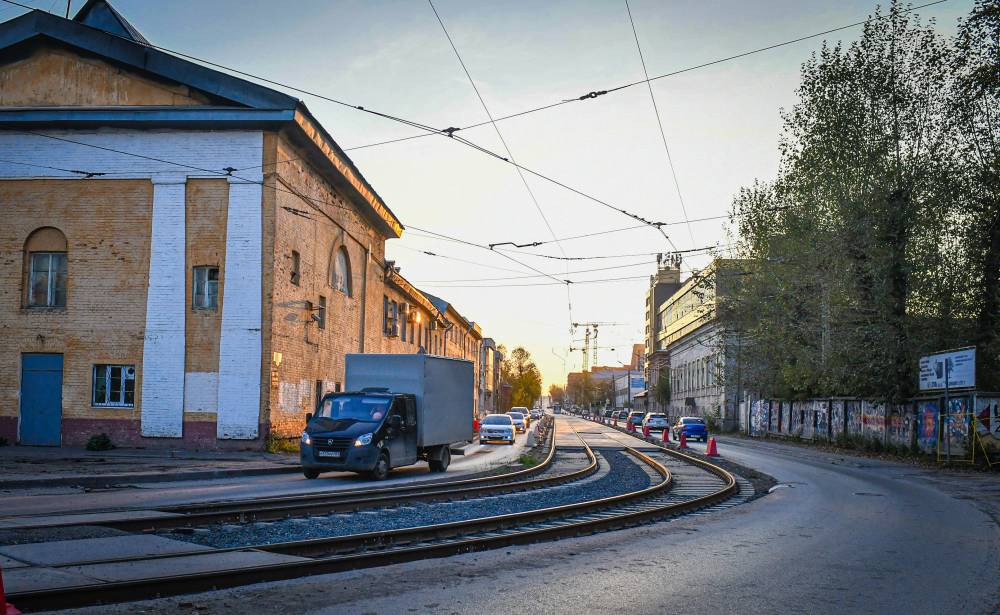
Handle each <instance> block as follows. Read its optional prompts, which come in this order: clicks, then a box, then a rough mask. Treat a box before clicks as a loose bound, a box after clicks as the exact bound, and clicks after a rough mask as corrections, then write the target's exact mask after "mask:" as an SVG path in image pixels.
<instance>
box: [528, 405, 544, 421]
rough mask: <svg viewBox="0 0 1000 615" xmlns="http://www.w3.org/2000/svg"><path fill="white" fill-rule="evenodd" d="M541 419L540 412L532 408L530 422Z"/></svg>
mask: <svg viewBox="0 0 1000 615" xmlns="http://www.w3.org/2000/svg"><path fill="white" fill-rule="evenodd" d="M541 418H542V411H541V410H539V409H538V408H532V410H531V420H532V421H538V420H540V419H541Z"/></svg>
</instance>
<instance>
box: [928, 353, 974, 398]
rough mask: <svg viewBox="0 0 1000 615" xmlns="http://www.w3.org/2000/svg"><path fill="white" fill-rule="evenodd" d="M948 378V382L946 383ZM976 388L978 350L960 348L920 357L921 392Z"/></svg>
mask: <svg viewBox="0 0 1000 615" xmlns="http://www.w3.org/2000/svg"><path fill="white" fill-rule="evenodd" d="M946 378H947V381H946ZM974 386H976V349H975V348H960V349H959V350H951V351H948V352H940V353H938V354H932V355H929V356H926V357H920V390H921V391H930V390H933V389H944V388H946V387H947V388H949V389H965V388H972V387H974Z"/></svg>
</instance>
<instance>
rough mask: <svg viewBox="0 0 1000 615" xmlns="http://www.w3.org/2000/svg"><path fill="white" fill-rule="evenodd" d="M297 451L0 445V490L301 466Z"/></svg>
mask: <svg viewBox="0 0 1000 615" xmlns="http://www.w3.org/2000/svg"><path fill="white" fill-rule="evenodd" d="M300 469H301V468H300V466H299V457H298V455H291V454H274V453H264V452H257V451H253V452H245V451H225V452H214V451H207V452H206V451H181V450H151V449H114V450H110V451H99V452H96V451H88V450H84V449H78V448H43V447H37V448H36V447H28V446H4V447H0V490H6V489H28V488H37V487H55V486H73V487H85V488H103V487H111V486H114V485H120V484H123V483H155V482H166V481H177V480H209V479H214V478H229V477H234V476H254V475H266V474H283V473H292V472H298V471H300Z"/></svg>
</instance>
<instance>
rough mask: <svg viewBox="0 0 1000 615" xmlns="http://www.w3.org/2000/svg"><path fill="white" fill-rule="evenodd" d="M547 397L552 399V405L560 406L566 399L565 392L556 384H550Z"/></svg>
mask: <svg viewBox="0 0 1000 615" xmlns="http://www.w3.org/2000/svg"><path fill="white" fill-rule="evenodd" d="M549 397H550V398H551V399H552V403H553V404H560V405H561V404H562V403H563V400H564V399H565V398H566V390H565V389H564V388H562V387H561V386H559V385H558V384H550V385H549Z"/></svg>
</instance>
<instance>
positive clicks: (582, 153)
mask: <svg viewBox="0 0 1000 615" xmlns="http://www.w3.org/2000/svg"><path fill="white" fill-rule="evenodd" d="M22 1H25V2H26V3H27V4H31V5H34V6H37V7H39V8H42V9H50V8H51V9H52V10H55V11H56V12H61V11H64V10H65V5H66V4H65V2H64V0H22ZM112 3H113V4H114V5H115V6H116V8H118V9H119V11H121V12H122V13H123V14H124V15H125V16H126V17H127V18H128V19H129V20H130V21H132V23H133V24H134V25H135V26H136V27H137V28H138V29H139V30H140V31H141V32H142V33H143V34H144V35H145V36H146V37H147V38H148V39H149V40H150V41H152V42H153V43H154V44H157V45H161V46H164V47H167V48H170V49H175V50H178V51H183V52H185V53H189V54H192V55H195V56H198V57H202V58H205V59H209V60H212V61H215V62H219V63H221V64H225V65H227V66H232V67H234V68H238V69H241V70H245V71H248V72H251V73H254V74H259V75H263V76H266V77H268V78H272V79H275V80H277V81H282V82H285V83H289V84H292V85H294V86H296V87H300V88H303V89H307V90H312V91H315V92H319V93H322V94H325V95H327V96H331V97H334V98H338V99H341V100H345V101H348V102H351V103H353V104H359V105H363V106H365V107H369V108H372V109H378V110H381V111H384V112H387V113H391V114H394V115H397V116H402V117H406V118H409V119H413V120H416V121H419V122H421V123H424V124H428V125H432V126H436V127H440V128H445V127H449V126H465V125H468V124H473V123H477V122H480V121H483V120H485V119H486V116H485V113H484V111H483V110H482V107H481V106H480V104H479V101H478V100H477V99H476V96H475V93H474V91H473V89H472V87H471V86H470V85H469V82H468V80H467V78H466V76H465V74H464V73H463V72H462V68H461V66H460V65H459V63H458V61H457V60H456V59H455V56H454V53H453V52H452V50H451V48H450V47H449V45H448V41H447V39H446V38H445V36H444V34H443V32H442V30H441V27H440V25H439V24H438V23H437V20H436V19H435V17H434V14H433V12H432V11H431V8H430V6H429V5H428V4H427V3H426V2H423V1H420V0H399V1H392V0H387V1H378V2H375V1H361V0H358V1H339V2H332V1H327V2H323V1H320V0H296V1H287V2H281V3H278V2H274V1H273V0H239V1H237V0H170V1H169V2H160V1H153V0H113V2H112ZM923 3H924V2H918V3H916V4H923ZM82 4H83V0H74V2H73V10H74V11H75V10H76V9H78V8H79V7H80V6H82ZM875 4H876V3H875V2H873V1H864V0H836V1H833V0H766V1H765V0H756V1H755V0H741V1H708V0H672V1H653V0H631V8H632V14H633V17H634V18H635V20H636V28H637V30H638V35H639V38H640V42H641V43H642V46H643V52H644V54H645V57H646V64H647V67H648V69H649V72H650V74H651V75H655V74H662V73H665V72H670V71H673V70H677V69H681V68H685V67H688V66H692V65H696V64H700V63H703V62H707V61H711V60H715V59H718V58H722V57H725V56H729V55H733V54H737V53H740V52H743V51H747V50H751V49H754V48H758V47H763V46H766V45H770V44H773V43H778V42H782V41H785V40H789V39H794V38H798V37H800V36H804V35H807V34H813V33H816V32H820V31H823V30H828V29H830V28H834V27H837V26H840V25H845V24H848V23H852V22H855V21H859V20H861V19H864V18H865V17H866V16H868V15H869V14H870V13H871V12H872V10H873V9H874V7H875ZM435 6H436V7H437V9H438V11H439V13H440V14H441V17H442V19H443V20H444V22H445V25H446V26H447V27H448V29H449V32H450V33H451V35H452V38H453V39H454V41H455V44H456V46H457V47H458V50H459V52H460V53H461V54H462V57H463V59H464V60H465V63H466V65H467V67H468V69H469V71H470V73H471V74H472V76H473V78H474V79H475V81H476V84H477V86H478V87H479V90H480V92H481V93H482V95H483V97H484V99H485V100H486V103H487V105H489V107H490V110H491V112H492V113H493V115H494V116H502V115H506V114H509V113H514V112H517V111H521V110H523V109H527V108H532V107H536V106H540V105H543V104H548V103H553V102H557V101H560V100H564V99H570V98H575V97H577V96H580V95H582V94H586V93H587V92H590V91H593V90H602V89H609V88H611V87H614V86H617V85H621V84H624V83H628V82H631V81H635V80H637V79H641V78H642V67H641V65H640V63H639V57H638V55H637V52H636V48H635V41H634V39H633V34H632V30H631V27H630V25H629V22H628V17H627V14H626V11H625V3H624V0H600V1H588V2H584V1H569V0H553V1H545V0H542V1H539V0H533V1H506V0H491V1H486V0H483V1H472V0H435ZM971 7H972V1H971V0H950V1H949V2H946V3H944V4H940V5H936V6H933V7H929V8H926V9H921V10H920V11H919V12H920V13H921V14H922V15H923V16H924V17H925V18H928V17H934V18H935V19H936V20H937V23H938V25H939V27H940V28H941V29H942V30H943V31H945V32H947V33H951V32H952V30H953V26H954V23H955V21H956V20H957V19H958V18H959V17H960V16H962V15H965V14H966V13H968V11H969V10H970V9H971ZM20 12H23V10H22V9H18V8H15V7H11V6H9V5H4V4H0V19H7V18H9V17H12V16H14V15H16V14H18V13H20ZM859 31H860V28H853V29H850V30H846V31H841V32H838V33H835V34H832V35H829V37H828V38H829V39H830V40H845V41H850V40H853V39H854V38H855V37H857V36H858V33H859ZM820 45H821V39H813V40H810V41H805V42H802V43H797V44H794V45H790V46H786V47H782V48H780V49H776V50H773V51H767V52H764V53H760V54H756V55H753V56H750V57H747V58H742V59H739V60H735V61H731V62H727V63H724V64H721V65H717V66H712V67H708V68H704V69H699V70H696V71H692V72H688V73H685V74H682V75H679V76H676V77H670V78H666V79H661V80H659V81H656V82H654V85H653V91H654V93H655V94H656V97H657V103H658V105H659V108H660V113H661V115H662V119H663V122H664V128H665V132H666V137H667V140H668V143H669V146H670V149H671V154H672V156H673V161H674V165H675V168H676V172H677V177H678V181H679V184H680V188H681V193H682V195H683V198H684V201H685V203H686V205H687V214H688V217H689V218H692V219H693V218H704V217H711V216H718V215H722V214H725V213H726V212H727V210H728V207H729V204H730V202H731V200H732V197H733V195H734V194H735V193H736V191H737V190H738V189H739V188H740V187H741V186H744V185H747V184H750V183H751V182H753V180H754V179H755V178H762V179H769V178H772V177H773V176H774V174H775V171H776V165H777V160H778V158H777V141H778V136H779V129H780V110H781V109H782V108H787V107H790V106H791V105H792V104H793V103H794V101H795V98H794V89H795V87H796V85H797V82H798V71H799V65H800V64H801V62H802V61H803V60H804V59H805V58H807V57H808V55H809V54H810V53H811V52H812V51H813V50H816V49H818V48H819V46H820ZM290 93H291V94H293V95H295V96H298V97H300V98H302V99H303V100H304V102H305V103H306V105H307V106H308V107H309V108H310V110H311V111H312V112H313V113H314V114H315V115H316V116H317V118H318V119H319V120H320V121H321V122H322V123H323V124H324V126H325V127H326V128H327V129H328V130H329V131H330V133H331V134H332V135H333V136H334V138H335V139H337V141H338V142H339V143H340V144H341V146H342V147H344V148H347V149H350V148H352V147H357V146H360V145H365V144H368V143H373V142H377V141H382V140H387V139H392V138H397V137H402V136H407V135H410V134H414V133H416V132H417V131H416V130H414V129H413V128H409V127H407V126H402V125H400V124H396V123H393V122H390V121H386V120H384V119H379V118H374V117H372V116H369V115H366V114H364V113H360V112H358V111H355V110H351V109H347V108H344V107H340V106H337V105H335V104H332V103H329V102H325V101H322V100H320V99H318V98H315V97H311V96H307V95H303V94H298V93H294V92H290ZM499 126H500V129H501V131H502V132H503V134H504V137H505V138H506V140H507V143H508V145H509V146H510V148H511V151H512V152H513V154H514V156H515V157H516V159H517V160H518V162H520V163H521V164H522V165H524V166H526V167H530V168H532V169H535V170H537V171H539V172H542V173H544V174H546V175H549V176H551V177H554V178H556V179H559V180H560V181H562V182H564V183H566V184H569V185H571V186H573V187H575V188H577V189H579V190H581V191H584V192H586V193H589V194H591V195H593V196H595V197H598V198H600V199H602V200H604V201H607V202H609V203H611V204H614V205H616V206H618V207H621V208H624V209H627V210H631V211H634V212H636V213H639V214H640V215H642V216H644V217H646V218H649V219H651V220H656V221H663V222H677V221H682V220H683V219H684V216H683V213H682V211H681V207H680V204H679V201H678V198H677V193H676V190H675V188H674V185H673V181H672V179H671V176H670V171H669V168H668V167H667V163H666V157H665V154H664V151H663V146H662V143H661V140H660V134H659V131H658V129H657V126H656V120H655V116H654V115H653V110H652V106H651V103H650V98H649V92H648V91H647V89H646V88H645V86H637V87H632V88H628V89H625V90H622V91H620V92H617V93H613V94H608V95H606V96H602V97H600V98H597V99H594V100H588V101H585V102H577V103H572V104H568V105H564V106H561V107H558V108H556V109H551V110H548V111H542V112H539V113H534V114H531V115H528V116H525V117H522V118H517V119H512V120H508V121H504V122H501V123H500V124H499ZM464 134H465V136H466V138H469V139H471V140H473V141H476V142H477V143H479V144H481V145H483V146H484V147H487V148H490V149H492V150H494V151H497V152H501V151H502V146H501V144H500V143H499V141H498V139H497V137H496V134H495V133H494V132H493V129H492V128H491V127H490V126H489V125H487V126H484V127H482V128H477V129H474V130H470V131H468V132H467V133H464ZM348 153H349V154H350V155H351V157H352V158H353V160H354V162H355V163H356V164H357V166H358V167H359V168H360V169H361V171H362V173H364V175H365V176H366V177H367V179H368V180H369V181H370V182H371V184H372V185H373V186H374V187H375V189H376V190H377V191H378V192H379V194H380V195H381V196H382V197H383V198H384V199H385V201H386V203H387V204H388V205H389V207H390V208H391V209H392V210H393V211H394V212H395V213H396V215H397V216H398V217H399V218H400V219H401V220H402V222H403V224H404V225H409V224H412V225H415V226H418V227H421V228H424V229H429V230H433V231H437V232H440V233H444V234H447V235H451V236H453V237H460V238H462V239H465V240H468V241H472V242H476V243H481V244H483V243H494V242H503V241H516V242H518V243H525V242H529V241H544V240H549V239H551V238H552V237H551V234H550V233H549V231H548V230H547V229H546V227H545V225H544V223H543V222H542V219H541V217H540V215H539V213H538V211H537V210H536V209H535V206H534V205H533V204H532V202H531V200H530V199H529V197H528V195H527V192H526V191H525V188H524V186H523V185H522V184H521V180H520V179H519V178H518V176H517V173H516V171H515V169H514V168H513V167H511V166H509V165H507V164H504V163H503V162H501V161H498V160H495V159H492V158H489V157H487V156H485V155H483V154H481V153H478V152H475V151H473V150H471V149H469V148H467V147H464V146H462V145H460V144H458V143H455V142H451V141H449V140H448V139H446V138H443V137H436V136H433V137H425V138H421V139H413V140H410V141H404V142H401V143H395V144H391V145H384V146H380V147H372V148H366V149H359V150H354V151H349V152H348ZM528 182H529V184H530V185H531V188H532V190H533V191H534V193H535V195H536V197H537V199H538V202H539V204H540V206H541V208H542V210H543V211H544V213H545V215H546V216H547V217H548V219H549V221H550V222H551V225H552V228H553V229H554V231H555V233H556V235H557V236H558V237H567V236H572V235H579V234H584V233H590V232H595V231H602V230H607V229H612V228H620V227H626V226H632V225H634V224H636V222H635V221H634V220H631V219H629V218H627V217H625V216H623V215H621V214H619V213H616V212H613V211H611V210H608V209H606V208H604V207H602V206H600V205H598V204H596V203H594V202H592V201H588V200H586V199H584V198H581V197H579V196H577V195H574V194H572V193H570V192H568V191H566V190H564V189H562V188H558V187H556V186H553V185H552V184H549V183H546V182H544V181H542V180H539V179H536V178H533V177H531V176H528ZM723 222H724V221H722V220H715V221H707V222H696V223H692V224H691V231H692V232H693V235H694V241H693V242H692V239H691V236H690V235H689V232H688V229H687V228H686V227H685V225H683V224H682V225H678V226H671V227H668V229H667V231H668V233H669V234H670V236H671V239H672V240H673V242H674V243H675V244H676V245H677V247H678V248H679V249H682V250H683V249H688V248H692V247H701V246H708V245H713V244H716V243H722V242H724V241H725V239H724V237H725V232H724V227H723V224H722V223H723ZM418 235H421V233H418V232H416V231H408V232H407V233H405V234H404V237H403V239H401V240H393V241H390V242H389V243H388V244H387V252H388V255H389V258H393V259H395V260H396V261H397V263H398V264H400V265H401V266H402V273H403V275H405V276H406V277H407V278H408V279H409V280H411V281H412V282H414V283H415V284H416V285H417V286H419V287H420V288H423V289H425V290H427V291H428V292H431V293H433V294H435V295H438V296H440V297H443V298H445V299H447V300H449V301H451V302H452V303H453V304H455V305H456V306H457V307H458V309H459V310H460V311H461V312H462V313H463V314H464V315H465V316H466V317H468V318H469V319H472V320H475V321H477V322H479V323H480V324H481V325H482V327H483V332H484V334H485V335H487V336H490V337H493V338H495V339H496V340H497V342H498V343H504V344H506V345H507V346H508V347H512V346H516V345H523V346H525V347H526V348H527V349H528V350H529V351H531V353H532V355H533V356H534V357H535V359H536V360H537V362H538V364H539V367H541V369H542V373H543V375H544V378H545V383H546V386H547V385H548V384H549V383H552V382H556V383H560V382H565V371H572V370H577V369H579V366H580V353H579V352H575V353H572V354H570V355H568V356H567V354H568V352H567V351H568V348H569V346H570V344H571V341H570V340H571V339H572V338H575V339H582V337H583V333H582V331H578V332H577V334H576V335H575V336H571V335H570V331H569V322H570V315H569V313H568V310H567V293H566V288H565V286H564V285H551V286H535V287H530V286H518V287H506V288H505V287H497V288H488V287H487V288H483V287H482V286H492V285H500V284H506V283H517V284H540V283H546V282H551V280H550V279H548V278H543V277H533V278H523V279H518V280H510V281H496V280H492V281H489V279H490V278H505V277H511V276H525V275H532V272H531V271H529V270H525V269H523V268H522V267H520V266H518V265H517V264H515V263H513V262H511V261H509V260H506V259H505V258H503V257H501V256H499V255H497V254H491V253H489V252H488V251H485V250H480V249H477V248H473V247H468V246H463V245H460V244H456V243H452V242H446V241H440V240H435V239H431V238H428V237H426V236H418ZM562 245H563V248H564V249H565V251H566V253H567V254H568V255H570V256H597V255H637V254H647V255H645V256H629V257H622V258H615V259H601V260H587V261H574V262H570V263H568V264H566V263H563V262H560V261H556V260H550V259H545V258H541V257H538V256H530V255H521V256H517V258H518V259H519V260H523V261H525V262H526V263H529V264H530V265H532V266H533V267H536V268H538V269H541V270H542V271H545V272H551V273H553V274H556V275H558V276H560V278H565V277H566V275H565V272H566V270H567V268H568V270H569V271H571V272H572V271H578V270H587V269H595V268H603V267H612V266H620V265H634V266H629V267H623V268H617V269H611V270H606V271H594V272H587V273H576V274H571V275H570V276H569V277H570V278H571V279H574V280H578V281H582V280H587V279H606V278H622V277H624V278H630V277H635V276H645V275H648V274H650V273H651V272H652V271H653V270H654V268H655V266H654V264H653V263H654V259H655V257H654V256H652V255H651V253H653V252H656V251H665V250H669V249H670V247H669V245H668V244H667V243H666V242H665V240H664V239H663V237H662V236H660V235H659V234H658V233H656V232H655V231H653V230H651V229H648V228H643V229H638V230H631V231H625V232H621V233H616V234H611V235H605V236H601V237H594V238H588V239H578V240H572V241H565V242H563V244H562ZM420 250H428V251H432V252H435V253H436V254H440V255H442V256H447V257H451V258H448V259H446V258H442V257H433V256H427V255H425V254H423V253H421V252H420ZM524 251H525V252H528V251H531V252H535V253H538V254H550V255H560V251H559V249H558V247H556V246H555V245H554V244H549V245H545V246H541V247H538V248H533V249H526V250H524ZM706 258H707V257H696V258H690V259H688V260H687V261H686V266H687V267H694V268H697V267H700V266H702V265H704V264H705V262H706ZM455 259H461V260H455ZM462 261H472V262H473V263H477V264H470V263H466V262H462ZM496 268H499V269H496ZM509 270H514V271H509ZM647 284H648V282H647V280H644V279H641V280H621V281H618V280H616V281H614V282H607V283H596V284H577V285H574V286H572V287H571V290H570V293H571V297H572V318H573V320H575V321H578V322H581V321H589V320H596V321H613V322H619V323H623V324H622V325H621V326H617V327H606V328H604V329H602V331H601V334H600V337H599V338H598V341H599V345H600V346H613V347H614V348H615V350H614V351H612V350H610V349H607V350H601V351H600V352H599V356H598V363H600V364H611V365H613V364H615V362H616V361H628V360H629V356H630V349H631V344H632V343H633V342H641V341H642V335H643V328H644V322H643V312H644V294H645V289H646V287H647ZM575 345H577V346H579V345H580V344H578V343H577V344H575ZM556 355H561V356H562V357H565V370H564V361H563V359H562V358H560V357H557V356H556Z"/></svg>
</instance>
